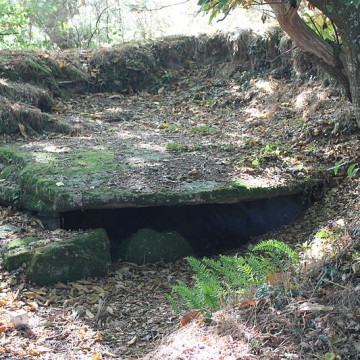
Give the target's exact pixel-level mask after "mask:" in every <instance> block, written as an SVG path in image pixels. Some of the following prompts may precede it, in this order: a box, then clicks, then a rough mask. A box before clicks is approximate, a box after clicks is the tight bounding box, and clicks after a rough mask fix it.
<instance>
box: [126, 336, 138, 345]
mask: <svg viewBox="0 0 360 360" xmlns="http://www.w3.org/2000/svg"><path fill="white" fill-rule="evenodd" d="M136 341H137V336H136V335H135V336H134V337H133V338H132V339H131V340H130V341H128V342H127V343H126V344H127V345H134V344H135V343H136Z"/></svg>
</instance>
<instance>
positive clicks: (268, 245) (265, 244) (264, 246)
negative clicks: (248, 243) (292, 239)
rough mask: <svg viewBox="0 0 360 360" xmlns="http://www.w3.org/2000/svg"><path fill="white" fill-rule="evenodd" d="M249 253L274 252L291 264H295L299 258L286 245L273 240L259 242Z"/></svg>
mask: <svg viewBox="0 0 360 360" xmlns="http://www.w3.org/2000/svg"><path fill="white" fill-rule="evenodd" d="M251 251H252V252H254V251H265V252H267V253H268V254H271V253H274V252H276V253H281V254H282V255H285V256H287V258H288V259H289V260H290V261H291V262H292V263H296V262H298V260H299V257H298V255H297V254H296V252H295V251H294V250H292V249H291V248H290V247H289V246H288V245H286V244H285V243H283V242H282V241H278V240H274V239H270V240H264V241H261V242H260V243H259V244H257V245H255V246H254V247H253V248H252V250H251Z"/></svg>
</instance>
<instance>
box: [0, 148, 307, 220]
mask: <svg viewBox="0 0 360 360" xmlns="http://www.w3.org/2000/svg"><path fill="white" fill-rule="evenodd" d="M172 156H173V155H172V154H169V153H166V152H165V153H164V152H161V151H158V150H149V149H141V148H137V147H130V146H127V144H123V145H119V144H116V146H115V145H114V146H113V145H111V144H107V145H96V146H93V147H92V148H86V147H76V148H72V149H70V148H69V149H68V150H66V151H64V152H55V151H46V150H45V149H44V148H43V147H41V148H37V147H34V149H31V150H28V149H25V148H24V149H23V148H21V147H20V146H19V147H18V148H16V147H0V165H1V168H0V180H1V181H0V189H3V191H0V203H1V204H2V205H12V206H13V205H14V204H15V205H16V206H17V207H21V208H23V209H27V210H31V211H41V212H46V213H56V212H66V211H72V210H80V209H81V210H86V209H101V208H104V209H106V208H107V209H111V208H120V207H128V206H162V205H166V206H173V205H181V204H203V203H231V202H238V201H243V200H257V199H262V198H267V197H274V196H280V195H290V194H295V193H298V192H300V191H302V190H303V189H304V188H305V185H306V182H302V183H301V182H298V183H290V184H272V185H269V184H263V183H261V182H256V181H251V180H243V179H241V178H240V177H227V178H224V179H223V180H222V181H221V182H217V181H213V180H192V181H190V182H187V181H183V182H180V183H178V184H177V185H176V186H173V187H172V188H169V187H168V186H166V184H165V186H163V185H162V183H161V180H162V179H161V178H160V179H159V182H158V181H157V178H156V177H155V178H151V177H150V178H146V177H145V178H144V176H143V175H142V169H143V167H142V166H143V165H142V164H144V163H145V164H148V163H151V162H154V163H158V164H161V163H164V165H165V166H166V164H169V163H171V160H172ZM184 156H187V155H186V154H185V155H184ZM189 156H191V155H189ZM120 157H121V158H122V159H123V160H119V158H120ZM129 174H133V178H134V179H135V178H136V177H139V176H140V177H141V181H142V183H141V186H139V185H138V184H139V183H138V182H136V181H133V182H132V181H131V182H129ZM159 174H161V173H160V172H159ZM114 179H115V181H114ZM143 179H145V181H144V180H143Z"/></svg>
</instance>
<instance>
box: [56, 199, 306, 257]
mask: <svg viewBox="0 0 360 360" xmlns="http://www.w3.org/2000/svg"><path fill="white" fill-rule="evenodd" d="M306 207H307V203H306V201H305V200H304V196H303V195H293V196H281V197H274V198H270V199H263V200H256V201H246V202H241V203H235V204H202V205H181V206H153V207H141V208H139V207H138V208H136V207H131V208H119V209H96V210H85V211H80V210H79V211H71V212H66V213H63V214H61V219H62V227H63V228H64V229H66V230H78V229H95V228H99V227H102V228H104V229H105V230H106V231H107V234H108V236H109V238H110V243H111V248H112V250H113V251H114V250H115V249H116V248H117V247H118V246H119V244H120V242H121V241H123V240H124V239H126V238H127V237H128V236H130V235H131V234H133V233H135V232H136V231H137V230H139V229H142V228H151V229H153V230H156V231H177V232H178V233H179V234H181V235H182V236H183V237H184V238H185V239H187V241H188V242H189V243H190V244H191V245H192V246H193V248H194V249H195V251H196V253H197V255H199V256H204V255H212V254H218V253H219V252H221V251H225V250H230V249H235V248H238V247H240V246H241V245H243V244H245V243H246V242H247V241H249V239H250V238H251V237H252V236H257V235H261V234H264V233H266V232H268V231H270V230H275V229H277V228H279V227H280V226H282V225H285V224H289V223H290V222H292V221H293V220H295V219H296V218H297V217H298V216H299V215H300V214H301V213H303V212H304V211H305V209H306Z"/></svg>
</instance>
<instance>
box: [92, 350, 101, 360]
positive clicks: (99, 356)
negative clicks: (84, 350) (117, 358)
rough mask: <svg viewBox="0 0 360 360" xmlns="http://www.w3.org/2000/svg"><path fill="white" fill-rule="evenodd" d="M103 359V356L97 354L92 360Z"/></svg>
mask: <svg viewBox="0 0 360 360" xmlns="http://www.w3.org/2000/svg"><path fill="white" fill-rule="evenodd" d="M100 359H102V357H101V354H100V353H98V352H96V353H95V354H94V356H93V357H92V358H91V360H100Z"/></svg>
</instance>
